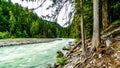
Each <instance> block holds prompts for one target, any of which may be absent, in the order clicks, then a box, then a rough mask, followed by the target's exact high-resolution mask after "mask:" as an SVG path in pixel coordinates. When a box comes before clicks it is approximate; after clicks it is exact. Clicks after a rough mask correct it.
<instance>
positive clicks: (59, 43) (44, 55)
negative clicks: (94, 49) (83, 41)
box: [0, 39, 74, 68]
mask: <svg viewBox="0 0 120 68" xmlns="http://www.w3.org/2000/svg"><path fill="white" fill-rule="evenodd" d="M73 41H74V39H62V40H56V41H53V42H48V43H37V44H27V45H21V46H9V47H0V68H46V66H47V64H53V63H54V62H55V59H56V52H57V51H58V50H61V49H62V47H63V46H67V45H68V42H73Z"/></svg>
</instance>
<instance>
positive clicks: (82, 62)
mask: <svg viewBox="0 0 120 68" xmlns="http://www.w3.org/2000/svg"><path fill="white" fill-rule="evenodd" d="M113 27H115V26H113V25H111V26H110V27H109V28H108V29H106V30H105V31H103V34H102V36H101V39H102V41H103V42H102V43H101V44H100V46H98V48H97V50H95V51H93V53H92V54H91V51H90V49H91V48H92V47H91V45H92V44H91V40H89V41H88V40H86V47H87V57H85V58H82V57H81V56H82V51H81V50H80V48H79V49H77V51H76V48H77V47H81V41H79V42H78V43H77V44H75V45H74V46H73V47H72V48H71V50H70V52H69V53H68V54H67V57H69V56H71V55H72V56H71V58H72V57H74V56H77V55H79V56H80V57H79V59H78V61H77V63H71V62H70V64H73V67H68V68H99V67H100V68H120V51H118V50H117V48H118V46H119V47H120V37H119V36H116V37H118V38H113V39H112V40H111V38H109V37H110V36H111V35H116V34H117V35H119V34H120V26H119V27H116V28H115V29H113ZM111 30H112V31H111ZM106 31H108V32H107V33H105V32H106ZM108 39H110V41H111V42H110V43H109V41H107V40H108Z"/></svg>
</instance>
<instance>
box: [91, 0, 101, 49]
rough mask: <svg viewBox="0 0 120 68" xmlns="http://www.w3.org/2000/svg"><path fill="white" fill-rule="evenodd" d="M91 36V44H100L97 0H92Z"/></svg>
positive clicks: (96, 45) (95, 45)
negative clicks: (92, 19)
mask: <svg viewBox="0 0 120 68" xmlns="http://www.w3.org/2000/svg"><path fill="white" fill-rule="evenodd" d="M93 17H94V21H93V38H92V45H93V46H94V47H96V48H97V47H98V45H99V44H100V29H99V0H93Z"/></svg>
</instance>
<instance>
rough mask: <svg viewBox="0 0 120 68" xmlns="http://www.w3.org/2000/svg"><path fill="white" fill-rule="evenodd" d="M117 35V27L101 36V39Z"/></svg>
mask: <svg viewBox="0 0 120 68" xmlns="http://www.w3.org/2000/svg"><path fill="white" fill-rule="evenodd" d="M119 33H120V26H119V27H117V28H116V29H114V30H112V31H109V32H107V33H105V34H102V36H101V38H105V37H109V36H111V35H115V34H119Z"/></svg>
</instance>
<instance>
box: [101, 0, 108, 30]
mask: <svg viewBox="0 0 120 68" xmlns="http://www.w3.org/2000/svg"><path fill="white" fill-rule="evenodd" d="M102 24H103V29H105V28H106V27H108V26H109V17H108V0H102Z"/></svg>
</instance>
